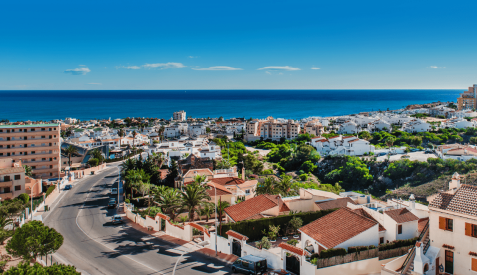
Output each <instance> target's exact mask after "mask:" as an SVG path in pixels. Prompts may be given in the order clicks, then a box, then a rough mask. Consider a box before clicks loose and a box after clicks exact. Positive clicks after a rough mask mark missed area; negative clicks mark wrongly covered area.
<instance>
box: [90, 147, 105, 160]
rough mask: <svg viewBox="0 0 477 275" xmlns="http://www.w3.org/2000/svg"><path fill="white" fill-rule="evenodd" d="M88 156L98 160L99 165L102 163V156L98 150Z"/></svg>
mask: <svg viewBox="0 0 477 275" xmlns="http://www.w3.org/2000/svg"><path fill="white" fill-rule="evenodd" d="M90 154H91V155H92V156H93V158H95V159H98V160H99V162H100V163H103V154H102V153H101V151H100V150H99V149H98V148H96V149H94V150H93V151H91V153H90Z"/></svg>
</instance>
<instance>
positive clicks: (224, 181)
mask: <svg viewBox="0 0 477 275" xmlns="http://www.w3.org/2000/svg"><path fill="white" fill-rule="evenodd" d="M210 181H211V182H213V183H217V184H219V185H239V184H242V183H244V182H245V181H244V180H242V179H240V178H235V177H226V178H215V179H210Z"/></svg>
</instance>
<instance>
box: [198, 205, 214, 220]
mask: <svg viewBox="0 0 477 275" xmlns="http://www.w3.org/2000/svg"><path fill="white" fill-rule="evenodd" d="M214 210H215V206H214V204H213V203H210V202H206V203H204V205H202V209H201V210H200V215H201V216H205V222H209V218H210V216H211V215H212V213H214Z"/></svg>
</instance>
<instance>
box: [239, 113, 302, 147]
mask: <svg viewBox="0 0 477 275" xmlns="http://www.w3.org/2000/svg"><path fill="white" fill-rule="evenodd" d="M246 129H247V130H246V140H247V141H253V140H257V139H260V138H263V139H272V140H280V139H281V138H285V139H294V138H296V137H298V135H299V134H300V131H301V126H300V123H298V122H295V121H293V120H291V119H289V120H278V119H274V118H273V117H268V118H267V119H266V120H258V119H254V120H252V121H250V122H248V123H247V126H246Z"/></svg>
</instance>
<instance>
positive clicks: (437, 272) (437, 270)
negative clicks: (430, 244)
mask: <svg viewBox="0 0 477 275" xmlns="http://www.w3.org/2000/svg"><path fill="white" fill-rule="evenodd" d="M436 275H439V258H437V259H436Z"/></svg>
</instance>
